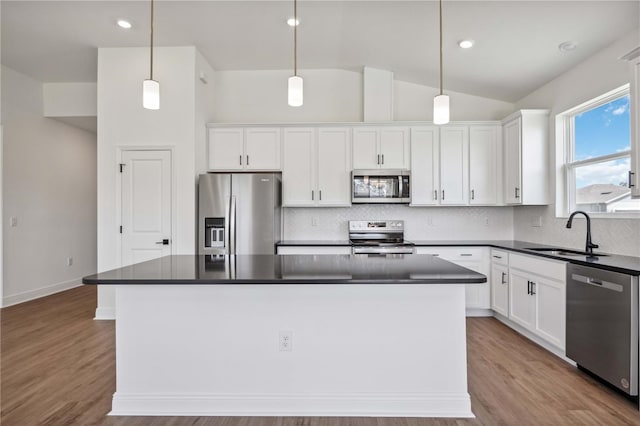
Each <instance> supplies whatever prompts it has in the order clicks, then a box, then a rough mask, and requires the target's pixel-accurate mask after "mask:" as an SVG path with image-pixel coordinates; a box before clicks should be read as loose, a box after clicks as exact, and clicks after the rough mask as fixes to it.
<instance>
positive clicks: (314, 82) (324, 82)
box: [214, 69, 515, 123]
mask: <svg viewBox="0 0 640 426" xmlns="http://www.w3.org/2000/svg"><path fill="white" fill-rule="evenodd" d="M290 73H291V72H290V71H289V70H274V71H216V76H215V87H216V96H215V105H216V109H215V116H214V121H215V122H218V123H269V122H280V123H296V122H309V123H318V122H319V123H322V122H360V121H362V120H363V105H364V103H363V75H362V72H355V71H346V70H337V69H322V70H301V71H300V75H301V76H302V77H303V78H304V105H303V106H302V107H299V108H292V107H290V106H289V105H287V78H288V77H289V74H290ZM393 90H394V93H393V103H394V105H393V110H394V120H396V121H431V120H432V118H433V97H434V96H435V95H436V94H437V92H438V90H439V89H437V88H433V87H426V86H421V85H419V84H413V83H407V82H404V81H394V84H393ZM447 93H448V94H449V95H450V96H451V119H452V120H454V121H474V120H500V119H502V118H504V117H505V116H507V115H509V114H510V113H511V112H513V111H514V110H515V107H514V105H513V104H511V103H508V102H502V101H496V100H494V99H487V98H481V97H478V96H472V95H466V94H463V93H457V92H447Z"/></svg>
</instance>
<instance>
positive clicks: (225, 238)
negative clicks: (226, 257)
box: [224, 197, 231, 254]
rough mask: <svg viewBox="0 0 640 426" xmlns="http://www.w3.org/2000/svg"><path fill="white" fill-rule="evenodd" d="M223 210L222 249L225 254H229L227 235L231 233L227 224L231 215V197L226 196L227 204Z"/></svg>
mask: <svg viewBox="0 0 640 426" xmlns="http://www.w3.org/2000/svg"><path fill="white" fill-rule="evenodd" d="M224 211H225V212H226V213H225V215H224V251H225V253H226V254H229V239H230V237H229V236H230V235H231V232H229V231H231V228H230V224H229V219H230V216H231V197H228V198H227V205H226V206H225V208H224Z"/></svg>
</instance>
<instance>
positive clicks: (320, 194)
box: [318, 189, 322, 201]
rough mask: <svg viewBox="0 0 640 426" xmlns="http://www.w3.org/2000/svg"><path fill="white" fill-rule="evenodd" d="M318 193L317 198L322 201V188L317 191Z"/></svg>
mask: <svg viewBox="0 0 640 426" xmlns="http://www.w3.org/2000/svg"><path fill="white" fill-rule="evenodd" d="M318 194H319V200H320V201H322V189H321V190H319V191H318Z"/></svg>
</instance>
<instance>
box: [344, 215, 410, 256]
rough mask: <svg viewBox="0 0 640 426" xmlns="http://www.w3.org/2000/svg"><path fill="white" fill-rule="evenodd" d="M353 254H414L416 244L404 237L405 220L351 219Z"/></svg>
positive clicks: (350, 234) (350, 239) (350, 235)
mask: <svg viewBox="0 0 640 426" xmlns="http://www.w3.org/2000/svg"><path fill="white" fill-rule="evenodd" d="M349 241H350V242H351V245H352V249H351V252H352V253H353V254H413V253H414V244H413V243H412V242H409V241H405V239H404V221H403V220H378V221H367V220H350V221H349Z"/></svg>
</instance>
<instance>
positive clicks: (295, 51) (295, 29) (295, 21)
mask: <svg viewBox="0 0 640 426" xmlns="http://www.w3.org/2000/svg"><path fill="white" fill-rule="evenodd" d="M293 75H295V76H297V75H298V0H293Z"/></svg>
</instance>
